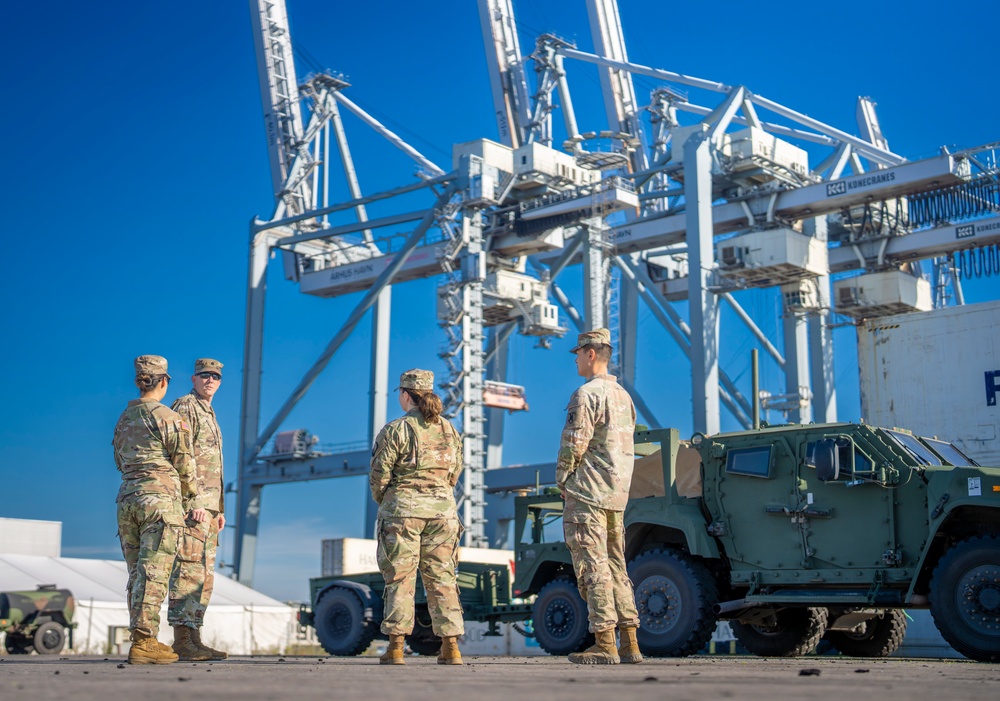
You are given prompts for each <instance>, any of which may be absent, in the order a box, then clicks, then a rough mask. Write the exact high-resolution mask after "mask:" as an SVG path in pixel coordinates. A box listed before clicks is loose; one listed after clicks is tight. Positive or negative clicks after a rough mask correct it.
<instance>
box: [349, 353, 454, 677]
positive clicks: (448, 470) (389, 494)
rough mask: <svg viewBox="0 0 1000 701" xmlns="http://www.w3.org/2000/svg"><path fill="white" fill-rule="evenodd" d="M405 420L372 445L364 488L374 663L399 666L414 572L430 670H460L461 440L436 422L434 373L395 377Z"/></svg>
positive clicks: (438, 415) (410, 372) (446, 423)
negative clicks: (420, 588) (380, 595)
mask: <svg viewBox="0 0 1000 701" xmlns="http://www.w3.org/2000/svg"><path fill="white" fill-rule="evenodd" d="M397 389H398V390H399V405H400V406H401V407H402V409H403V411H405V412H406V414H405V415H404V416H403V417H402V418H399V419H396V420H395V421H391V422H389V423H388V424H386V425H385V426H384V427H383V428H382V430H381V431H380V432H379V434H378V437H377V438H376V439H375V446H374V448H373V450H372V461H371V474H370V478H369V483H370V486H371V490H372V498H374V499H375V502H376V503H377V504H378V505H379V510H378V523H379V532H378V566H379V570H380V571H381V572H382V577H383V578H384V579H385V595H384V598H385V617H384V618H383V620H382V632H383V633H384V634H386V635H388V636H389V647H388V649H387V650H386V652H385V654H384V655H382V657H381V658H380V663H381V664H403V645H404V642H405V639H406V636H407V635H409V634H410V633H411V632H412V631H413V608H414V606H413V598H414V595H415V593H416V581H417V569H418V568H419V569H420V575H421V578H422V579H423V583H424V589H425V590H426V591H427V608H428V609H429V610H430V615H431V624H432V627H433V630H434V634H435V635H438V636H440V637H441V641H442V643H441V653H440V654H439V655H438V664H453V665H457V664H462V655H461V653H460V652H459V650H458V636H460V635H462V634H463V633H465V624H464V621H463V619H462V606H461V604H460V603H459V600H458V583H457V581H456V578H455V566H456V548H457V547H458V535H459V522H458V511H457V508H456V506H455V493H454V487H455V484H456V482H458V476H459V474H461V472H462V439H461V437H460V436H459V435H458V431H456V430H455V427H454V426H452V425H451V423H450V422H449V421H448V420H447V419H445V418H444V417H443V416H441V408H442V407H441V399H440V397H438V396H437V395H436V394H434V392H433V389H434V373H433V372H431V371H430V370H419V369H416V368H415V369H413V370H407V371H406V372H404V373H403V374H402V375H401V376H400V378H399V387H397Z"/></svg>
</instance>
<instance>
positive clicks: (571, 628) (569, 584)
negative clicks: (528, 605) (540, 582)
mask: <svg viewBox="0 0 1000 701" xmlns="http://www.w3.org/2000/svg"><path fill="white" fill-rule="evenodd" d="M532 623H533V625H534V628H535V640H537V641H538V645H539V646H540V647H541V648H542V649H543V650H545V652H547V653H549V654H550V655H568V654H570V653H571V652H580V651H581V650H584V649H586V648H588V647H590V646H591V645H593V644H594V634H593V633H591V632H590V631H589V622H588V620H587V602H585V601H584V600H583V599H582V598H580V590H579V589H577V588H576V582H574V581H573V580H572V579H570V578H569V577H557V578H556V579H553V580H552V581H551V582H549V583H548V584H546V585H545V586H544V587H542V588H541V590H539V592H538V596H537V597H536V598H535V605H534V608H533V609H532Z"/></svg>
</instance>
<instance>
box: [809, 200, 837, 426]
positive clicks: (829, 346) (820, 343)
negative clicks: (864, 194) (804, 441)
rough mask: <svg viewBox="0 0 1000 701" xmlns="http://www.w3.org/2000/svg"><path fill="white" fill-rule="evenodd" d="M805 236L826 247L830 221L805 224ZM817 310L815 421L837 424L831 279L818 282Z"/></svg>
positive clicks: (813, 331) (812, 348) (812, 362)
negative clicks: (816, 239)
mask: <svg viewBox="0 0 1000 701" xmlns="http://www.w3.org/2000/svg"><path fill="white" fill-rule="evenodd" d="M803 228H804V230H805V233H807V234H809V235H811V236H815V237H816V238H818V239H821V240H822V241H823V245H824V246H826V242H827V232H826V217H816V218H815V219H807V220H806V221H804V222H803ZM815 284H816V303H817V304H816V306H817V307H819V311H818V312H817V313H816V314H812V315H810V316H809V321H808V326H809V331H808V334H809V338H808V341H809V380H810V382H809V385H810V387H811V389H812V401H811V405H812V420H813V421H816V422H819V423H833V422H835V421H836V420H837V387H836V385H835V384H834V380H835V377H834V372H833V368H834V365H833V331H832V330H831V329H830V327H829V324H828V321H829V319H830V314H831V310H832V305H831V304H830V276H829V275H828V274H827V275H820V276H819V277H818V278H816V281H815Z"/></svg>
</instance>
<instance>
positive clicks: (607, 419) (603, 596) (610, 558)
mask: <svg viewBox="0 0 1000 701" xmlns="http://www.w3.org/2000/svg"><path fill="white" fill-rule="evenodd" d="M571 352H572V353H575V354H576V366H577V373H578V374H579V375H580V376H582V377H586V378H587V382H586V383H585V384H584V385H583V386H582V387H580V389H578V390H577V391H576V392H574V393H573V396H572V397H571V398H570V400H569V405H568V406H567V407H566V425H565V427H564V428H563V432H562V439H561V440H560V445H559V457H558V460H557V462H556V483H557V484H558V485H559V489H560V490H561V491H562V493H563V497H564V499H565V501H566V505H565V510H564V511H563V532H564V534H565V536H566V545H567V546H568V547H569V550H570V553H571V555H572V557H573V569H574V571H575V572H576V581H577V586H578V587H579V589H580V595H581V596H582V597H583V599H584V600H585V601H586V602H587V609H588V610H589V614H590V615H589V620H590V630H591V632H592V633H594V636H595V637H596V639H597V640H596V643H595V644H594V645H593V647H590V648H588V649H587V650H584V651H583V652H580V653H573V654H571V655H570V656H569V659H570V662H575V663H578V664H618V663H619V662H620V661H622V660H624V661H625V662H632V663H636V662H642V654H641V653H640V652H639V646H638V643H637V642H636V639H635V632H636V629H637V628H638V627H639V614H638V611H636V607H635V596H634V594H633V591H632V582H631V581H630V580H629V578H628V572H627V571H626V567H625V528H624V523H623V520H622V516H623V514H624V511H625V504H626V502H627V501H628V491H629V486H630V485H631V483H632V469H633V466H634V464H635V448H634V444H633V433H634V432H635V408H634V407H633V405H632V398H631V397H630V396H629V395H628V392H626V391H625V390H624V389H623V388H622V387H621V385H619V384H618V382H617V381H616V380H615V377H614V376H613V375H609V374H608V362H609V361H610V360H611V333H610V332H609V331H608V330H607V329H597V330H595V331H589V332H587V333H582V334H580V335H579V337H578V339H577V345H576V347H575V348H573V350H572V351H571ZM616 627H617V628H618V629H619V631H620V632H621V647H620V648H618V649H616V648H615V628H616Z"/></svg>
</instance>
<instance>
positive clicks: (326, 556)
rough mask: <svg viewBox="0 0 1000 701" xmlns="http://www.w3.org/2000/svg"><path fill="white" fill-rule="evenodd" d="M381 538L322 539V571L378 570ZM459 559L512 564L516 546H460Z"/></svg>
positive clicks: (335, 573)
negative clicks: (509, 547)
mask: <svg viewBox="0 0 1000 701" xmlns="http://www.w3.org/2000/svg"><path fill="white" fill-rule="evenodd" d="M377 547H378V541H376V540H373V539H370V538H328V539H325V540H323V541H322V550H323V556H322V563H321V564H322V567H321V569H322V575H321V576H323V577H337V576H340V575H348V574H362V573H365V572H378V560H377V559H376V558H375V552H376V549H377ZM458 560H459V562H479V563H484V564H488V565H512V564H513V562H514V551H513V550H500V549H496V548H465V547H459V549H458Z"/></svg>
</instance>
